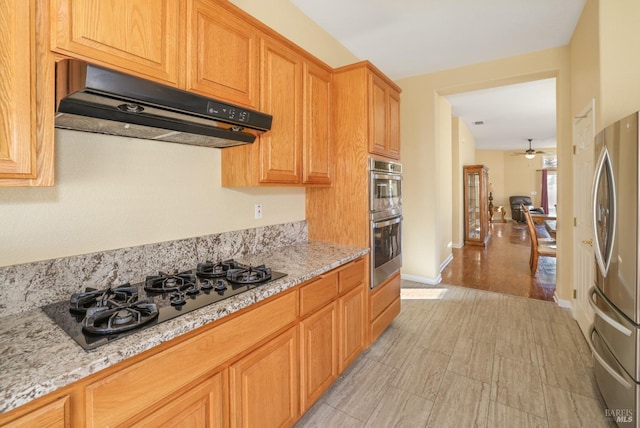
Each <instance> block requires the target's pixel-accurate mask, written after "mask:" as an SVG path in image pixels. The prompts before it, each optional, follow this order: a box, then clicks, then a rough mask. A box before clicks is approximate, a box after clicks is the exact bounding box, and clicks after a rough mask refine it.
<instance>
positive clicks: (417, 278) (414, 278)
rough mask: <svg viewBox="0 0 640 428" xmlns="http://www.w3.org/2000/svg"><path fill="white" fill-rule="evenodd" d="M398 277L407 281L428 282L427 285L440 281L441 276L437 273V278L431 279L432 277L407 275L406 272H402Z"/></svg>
mask: <svg viewBox="0 0 640 428" xmlns="http://www.w3.org/2000/svg"><path fill="white" fill-rule="evenodd" d="M400 278H401V279H406V280H407V281H413V282H419V283H421V284H428V285H436V284H440V282H442V276H441V275H440V274H438V277H437V278H435V279H433V278H425V277H424V276H418V275H409V274H406V273H402V274H400Z"/></svg>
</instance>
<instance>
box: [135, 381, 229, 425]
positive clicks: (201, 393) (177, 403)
mask: <svg viewBox="0 0 640 428" xmlns="http://www.w3.org/2000/svg"><path fill="white" fill-rule="evenodd" d="M224 375H226V372H221V373H217V374H215V375H213V376H211V377H210V378H208V379H206V380H205V381H203V382H201V383H199V384H198V385H196V386H190V387H189V388H187V389H185V390H184V391H181V392H179V393H177V394H176V396H175V397H171V398H170V399H168V400H166V402H163V403H161V404H160V405H159V407H158V408H157V410H155V411H154V412H152V413H151V414H149V415H146V416H145V417H143V418H141V419H139V420H137V421H130V422H128V423H126V424H125V425H127V426H131V427H133V428H156V427H172V428H192V427H198V428H200V427H201V428H214V427H226V426H229V422H228V421H229V415H228V413H227V403H228V400H227V395H228V391H227V379H226V376H224Z"/></svg>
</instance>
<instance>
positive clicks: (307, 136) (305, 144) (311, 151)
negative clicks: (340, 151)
mask: <svg viewBox="0 0 640 428" xmlns="http://www.w3.org/2000/svg"><path fill="white" fill-rule="evenodd" d="M303 68H304V76H303V78H304V89H303V100H304V104H303V108H302V111H303V132H304V135H303V137H302V154H303V158H304V165H303V168H302V172H303V182H304V183H305V184H318V185H323V184H324V185H330V184H331V173H332V170H331V165H332V161H333V144H334V142H333V134H332V132H331V111H332V109H331V101H332V98H331V70H328V69H326V68H324V67H321V66H319V65H316V64H313V63H311V62H308V61H307V62H305V63H304V67H303Z"/></svg>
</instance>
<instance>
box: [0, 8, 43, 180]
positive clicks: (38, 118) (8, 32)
mask: <svg viewBox="0 0 640 428" xmlns="http://www.w3.org/2000/svg"><path fill="white" fill-rule="evenodd" d="M0 23H2V32H0V75H1V76H2V79H0V186H51V185H53V109H52V107H51V106H52V105H53V78H54V77H53V69H54V64H53V59H52V57H51V54H50V52H49V49H48V43H47V41H48V35H49V34H48V30H49V25H48V15H47V8H46V6H45V5H44V3H43V2H36V1H35V0H9V1H5V2H3V5H2V7H0Z"/></svg>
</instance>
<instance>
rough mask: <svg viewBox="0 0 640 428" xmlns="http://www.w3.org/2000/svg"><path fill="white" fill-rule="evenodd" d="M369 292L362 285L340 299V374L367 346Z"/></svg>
mask: <svg viewBox="0 0 640 428" xmlns="http://www.w3.org/2000/svg"><path fill="white" fill-rule="evenodd" d="M367 291H368V288H365V286H364V283H362V284H361V285H359V286H358V287H356V288H354V289H353V290H351V291H350V292H348V293H347V294H345V295H344V296H342V297H341V298H340V372H343V371H344V370H345V369H346V368H347V367H348V366H349V364H351V363H352V362H353V360H355V359H356V357H357V356H358V355H360V353H361V352H362V351H364V349H365V347H366V345H367V334H366V333H367V318H366V312H367V311H366V307H367Z"/></svg>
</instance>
